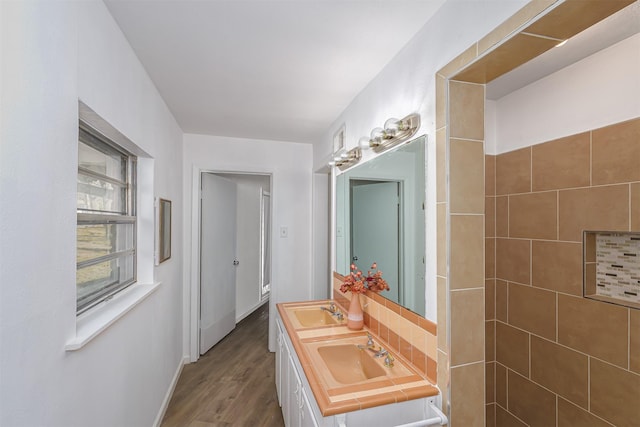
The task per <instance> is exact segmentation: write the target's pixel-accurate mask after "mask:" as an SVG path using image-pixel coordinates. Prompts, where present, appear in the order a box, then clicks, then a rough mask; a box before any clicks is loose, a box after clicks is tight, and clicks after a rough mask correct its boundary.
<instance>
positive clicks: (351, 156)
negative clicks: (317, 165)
mask: <svg viewBox="0 0 640 427" xmlns="http://www.w3.org/2000/svg"><path fill="white" fill-rule="evenodd" d="M361 158H362V149H361V148H360V147H355V148H352V149H351V150H349V151H347V152H346V153H342V154H341V155H339V156H337V157H334V158H333V160H332V161H330V162H329V166H337V167H338V168H339V169H340V170H345V169H347V168H350V167H351V166H353V165H355V164H356V163H358V162H359V161H360V159H361Z"/></svg>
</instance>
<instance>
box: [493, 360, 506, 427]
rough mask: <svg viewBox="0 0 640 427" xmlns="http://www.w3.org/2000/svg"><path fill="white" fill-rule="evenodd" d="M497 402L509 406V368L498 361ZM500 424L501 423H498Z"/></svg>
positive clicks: (504, 406)
mask: <svg viewBox="0 0 640 427" xmlns="http://www.w3.org/2000/svg"><path fill="white" fill-rule="evenodd" d="M495 370H496V379H495V383H496V403H497V404H498V405H500V406H502V407H503V408H506V407H507V368H506V367H505V366H504V365H501V364H500V363H496V368H495ZM498 425H500V424H498Z"/></svg>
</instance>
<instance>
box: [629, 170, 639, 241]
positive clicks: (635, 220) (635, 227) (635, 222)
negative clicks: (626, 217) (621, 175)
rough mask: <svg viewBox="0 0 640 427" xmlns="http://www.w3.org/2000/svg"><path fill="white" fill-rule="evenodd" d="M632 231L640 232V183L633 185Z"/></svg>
mask: <svg viewBox="0 0 640 427" xmlns="http://www.w3.org/2000/svg"><path fill="white" fill-rule="evenodd" d="M631 230H632V231H640V183H637V182H636V183H634V184H631Z"/></svg>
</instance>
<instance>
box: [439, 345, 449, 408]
mask: <svg viewBox="0 0 640 427" xmlns="http://www.w3.org/2000/svg"><path fill="white" fill-rule="evenodd" d="M437 362H438V365H437V367H438V388H440V391H441V392H442V394H441V396H442V408H443V411H444V412H445V413H447V412H448V409H447V408H449V401H448V400H447V398H448V396H449V372H450V370H449V356H448V355H447V353H444V352H443V351H440V350H438V360H437Z"/></svg>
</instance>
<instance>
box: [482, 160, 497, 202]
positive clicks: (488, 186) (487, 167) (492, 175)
mask: <svg viewBox="0 0 640 427" xmlns="http://www.w3.org/2000/svg"><path fill="white" fill-rule="evenodd" d="M484 158H485V161H484V194H485V196H495V195H496V156H494V155H492V154H486V155H485V156H484Z"/></svg>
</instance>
